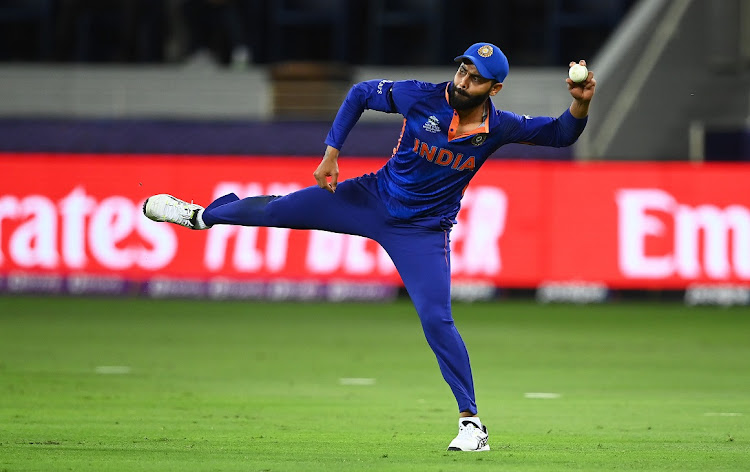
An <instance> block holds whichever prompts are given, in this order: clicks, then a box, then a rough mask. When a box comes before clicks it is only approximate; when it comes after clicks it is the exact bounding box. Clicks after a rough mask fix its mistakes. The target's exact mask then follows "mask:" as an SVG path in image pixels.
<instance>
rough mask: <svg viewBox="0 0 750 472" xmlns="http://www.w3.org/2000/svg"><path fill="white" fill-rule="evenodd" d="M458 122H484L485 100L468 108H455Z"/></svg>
mask: <svg viewBox="0 0 750 472" xmlns="http://www.w3.org/2000/svg"><path fill="white" fill-rule="evenodd" d="M456 113H458V121H459V123H462V124H463V123H484V120H485V119H486V118H487V102H486V101H485V102H484V103H482V104H481V105H477V106H476V107H474V108H471V109H469V110H456Z"/></svg>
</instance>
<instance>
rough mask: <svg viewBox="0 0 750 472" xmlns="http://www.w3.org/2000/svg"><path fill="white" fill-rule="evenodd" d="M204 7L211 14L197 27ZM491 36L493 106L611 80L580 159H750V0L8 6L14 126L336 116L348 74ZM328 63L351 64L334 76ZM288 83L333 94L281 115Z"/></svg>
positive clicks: (106, 0)
mask: <svg viewBox="0 0 750 472" xmlns="http://www.w3.org/2000/svg"><path fill="white" fill-rule="evenodd" d="M207 4H210V5H207ZM191 7H192V8H198V7H200V8H212V9H213V10H210V11H211V14H210V15H209V14H206V15H204V16H202V17H201V18H202V19H203V20H205V21H202V22H195V21H193V20H194V18H193V20H191V17H190V14H189V12H190V11H191V10H190V8H191ZM193 11H195V10H193ZM238 24H239V25H240V28H241V31H240V32H237V31H236V28H237V25H238ZM233 25H234V26H233ZM196 29H200V31H198V32H196ZM233 31H234V32H233ZM196 35H199V36H200V37H202V38H203V39H202V40H201V41H199V42H200V43H201V44H202V45H203V46H202V47H198V46H197V45H196V43H197V42H196ZM480 40H488V41H492V42H495V43H497V44H498V45H501V47H502V48H503V49H504V51H505V52H506V53H507V55H508V57H509V58H510V60H511V66H512V67H511V74H510V76H509V77H508V80H507V81H506V89H505V90H504V92H503V93H502V94H501V95H500V96H499V97H498V98H497V99H496V101H495V103H496V104H497V105H498V106H499V107H501V108H503V109H507V110H510V111H515V112H518V113H528V114H531V115H556V114H559V113H560V111H561V110H563V109H564V108H565V107H566V106H567V103H568V102H569V99H568V98H567V94H566V93H564V84H563V82H562V80H563V78H564V73H565V72H564V71H565V68H566V66H567V63H568V62H569V61H570V60H577V59H580V58H586V59H588V60H589V64H590V66H591V68H592V69H593V70H594V71H595V72H596V74H597V80H598V81H599V89H598V92H597V93H598V96H597V99H596V103H595V106H593V107H592V111H591V114H592V119H591V120H590V123H589V127H588V129H587V131H586V133H584V135H583V136H582V138H581V140H580V141H579V143H578V144H577V145H576V146H575V148H574V151H575V154H576V156H577V157H578V158H580V159H633V160H635V159H660V160H682V159H688V158H691V159H695V160H704V159H705V160H714V159H715V160H719V159H720V160H739V159H744V160H750V155H749V154H750V153H749V151H748V147H749V146H748V141H750V138H749V137H748V136H750V131H748V130H750V125H749V124H748V116H750V80H748V72H749V71H750V69H749V68H750V66H749V64H750V0H722V1H709V0H640V1H639V0H477V1H476V2H472V4H471V7H470V8H469V7H467V6H464V5H463V4H457V3H448V2H446V1H444V0H364V1H361V2H351V1H340V0H160V1H156V0H143V1H141V0H26V1H22V0H1V1H0V74H1V75H2V81H3V87H0V104H1V105H0V118H2V122H1V123H0V134H2V135H3V136H8V135H11V134H13V135H15V134H14V133H12V131H11V130H17V129H18V128H17V126H14V123H16V124H18V123H23V125H24V126H26V127H27V128H26V129H31V128H28V127H29V126H32V127H33V124H34V123H35V122H36V123H39V124H40V127H39V129H40V130H41V129H50V128H55V129H59V128H57V127H56V126H50V123H57V124H59V123H60V122H62V121H64V120H72V121H75V120H79V121H80V122H81V123H82V126H89V128H87V129H88V130H89V131H91V130H93V129H94V128H101V127H97V126H93V125H92V123H97V122H99V123H101V122H102V120H104V122H106V123H108V124H111V123H115V122H116V121H115V120H125V121H124V122H127V123H130V125H128V126H126V129H130V130H134V129H138V127H137V126H135V125H133V123H135V121H137V120H145V121H148V122H151V123H153V122H154V120H157V121H158V122H165V121H169V120H172V121H174V120H177V121H181V122H193V123H197V124H200V125H201V126H207V127H210V126H224V128H223V129H224V130H225V131H226V129H234V127H233V126H231V125H232V123H233V122H236V123H245V124H248V123H256V124H258V126H259V128H258V129H264V130H266V129H265V128H262V127H263V126H269V125H270V124H272V123H273V122H274V121H275V120H277V119H281V118H283V119H284V120H285V121H286V122H287V123H284V124H282V126H287V127H288V125H289V123H288V121H289V120H290V119H294V118H295V117H296V118H298V119H299V120H300V121H322V122H326V121H327V120H329V119H330V118H331V117H332V115H333V113H334V112H335V105H336V104H335V103H334V102H337V101H339V100H340V97H342V96H343V93H345V91H346V89H347V88H348V83H350V82H356V81H358V80H364V79H374V78H389V79H396V80H397V79H403V78H419V79H422V80H427V81H436V82H440V81H445V80H450V78H451V77H452V75H453V71H454V65H453V64H452V63H451V58H452V57H453V56H455V55H457V54H460V53H461V52H462V51H463V49H464V48H465V47H466V45H468V44H471V43H473V42H476V41H480ZM243 46H244V47H245V49H244V50H243V49H242V47H243ZM238 47H239V49H238ZM200 49H208V50H210V55H209V56H208V57H206V56H205V55H201V54H196V53H197V52H199V50H200ZM290 63H291V64H293V65H294V64H295V63H297V64H298V65H300V64H306V65H307V67H308V69H305V70H310V71H315V73H310V74H309V75H308V76H307V77H306V78H305V77H304V76H303V77H300V76H299V74H296V75H295V74H289V73H288V71H289V70H290V69H289V64H290ZM310 64H314V65H315V66H314V67H310ZM326 67H330V68H336V72H337V73H330V77H328V79H326V78H325V77H324V78H322V79H321V75H320V74H321V71H325V70H326ZM342 68H343V69H342ZM301 70H302V69H297V70H296V72H300V71H301ZM342 70H345V71H346V75H345V77H344V78H346V77H348V78H349V80H348V81H347V80H343V79H342V76H341V74H339V73H338V72H341V71H342ZM285 71H286V73H285ZM290 77H293V79H294V80H296V81H298V82H297V83H299V84H301V85H300V87H305V86H306V85H310V84H311V83H312V82H314V81H318V82H320V81H321V80H322V81H326V80H330V82H331V83H333V85H334V86H335V87H334V89H333V90H334V91H333V92H332V93H329V94H328V95H327V96H328V98H327V99H325V100H323V99H322V98H321V97H318V98H319V99H320V100H319V103H318V105H319V106H320V108H319V109H318V110H316V112H315V113H305V112H304V110H301V111H300V110H298V111H297V112H295V111H294V110H291V111H290V110H289V109H288V108H287V109H285V110H283V112H282V108H283V107H281V106H280V105H279V104H280V103H290V100H291V101H292V102H293V101H294V98H293V97H291V98H290V96H280V95H279V90H281V89H283V87H281V86H280V85H283V84H280V83H279V81H283V80H287V81H288V80H289V79H290ZM306 80H307V81H308V82H306ZM286 85H288V84H286ZM329 85H330V84H329ZM337 88H340V92H339V93H336V89H337ZM286 90H288V91H294V90H295V87H294V86H292V87H287V88H286ZM540 91H542V92H543V93H540ZM284 100H286V102H284ZM318 105H316V104H314V103H313V106H318ZM391 120H396V121H397V117H396V118H394V117H391V116H384V115H382V114H365V116H364V117H363V123H364V124H365V126H372V127H373V129H376V128H377V127H378V126H381V125H382V123H380V122H388V121H391ZM92 126H93V128H92ZM185 126H187V127H188V128H190V127H191V126H192V124H186V125H185ZM316 126H317V125H316ZM320 126H321V128H325V124H321V125H320ZM381 127H382V126H381ZM266 131H267V130H266ZM287 132H288V128H287ZM374 134H375V135H377V136H381V135H378V134H377V132H374ZM37 138H38V139H36V143H38V145H39V146H42V147H44V146H45V142H44V140H43V139H42V137H40V136H37ZM89 139H94V140H96V138H91V136H90V135H89ZM101 139H102V140H104V138H103V137H102V138H101ZM378 139H380V138H378ZM230 141H232V140H230ZM232 142H234V141H232ZM50 144H51V143H46V145H47V147H49V145H50ZM18 145H19V143H16V146H18ZM313 145H314V146H316V148H315V149H317V151H316V152H318V151H319V149H318V148H317V146H319V145H320V143H319V142H315V143H313ZM2 146H5V147H4V148H2ZM12 146H13V144H12V143H10V144H8V143H7V142H6V143H5V144H0V149H6V150H7V149H12ZM373 149H379V148H373ZM71 150H73V151H75V150H76V149H71ZM309 151H310V149H309V148H307V147H304V146H301V147H300V150H299V153H307V152H309ZM362 152H368V151H366V150H363V151H362ZM519 152H520V151H519ZM524 152H531V155H532V156H533V155H534V154H533V153H534V152H537V151H536V150H535V151H524Z"/></svg>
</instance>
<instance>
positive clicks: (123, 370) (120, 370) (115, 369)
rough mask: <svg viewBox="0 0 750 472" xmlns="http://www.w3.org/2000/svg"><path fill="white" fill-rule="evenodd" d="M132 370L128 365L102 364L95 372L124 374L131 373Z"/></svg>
mask: <svg viewBox="0 0 750 472" xmlns="http://www.w3.org/2000/svg"><path fill="white" fill-rule="evenodd" d="M131 370H132V369H131V368H130V367H129V366H126V365H100V366H98V367H96V368H95V369H94V372H96V373H97V374H105V375H122V374H129V373H130V371H131Z"/></svg>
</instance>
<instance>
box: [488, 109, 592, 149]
mask: <svg viewBox="0 0 750 472" xmlns="http://www.w3.org/2000/svg"><path fill="white" fill-rule="evenodd" d="M501 113H502V115H503V120H502V122H503V126H504V128H505V129H504V131H505V133H506V136H505V141H506V142H508V143H521V144H535V145H539V146H552V147H564V146H570V145H571V144H573V143H575V142H576V140H578V137H579V136H580V135H581V133H583V130H584V128H586V123H587V122H588V117H585V118H580V119H579V118H576V117H574V116H573V115H571V114H570V110H569V109H566V110H565V111H564V112H563V113H562V115H560V116H559V117H557V118H552V117H548V116H534V117H531V116H528V115H517V114H515V113H511V112H507V111H503V112H501Z"/></svg>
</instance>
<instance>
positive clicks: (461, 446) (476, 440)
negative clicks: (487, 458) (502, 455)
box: [448, 416, 490, 451]
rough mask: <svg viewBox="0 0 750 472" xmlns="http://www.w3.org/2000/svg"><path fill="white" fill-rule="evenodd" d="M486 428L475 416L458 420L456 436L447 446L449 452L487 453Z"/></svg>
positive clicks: (488, 446)
mask: <svg viewBox="0 0 750 472" xmlns="http://www.w3.org/2000/svg"><path fill="white" fill-rule="evenodd" d="M488 436H489V435H488V434H487V427H486V426H484V425H483V424H482V422H481V421H479V418H478V417H476V416H471V417H465V418H459V419H458V436H456V438H455V439H454V440H453V441H451V443H450V444H449V445H448V450H449V451H489V450H490V445H489V444H488V443H487V437H488Z"/></svg>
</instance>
